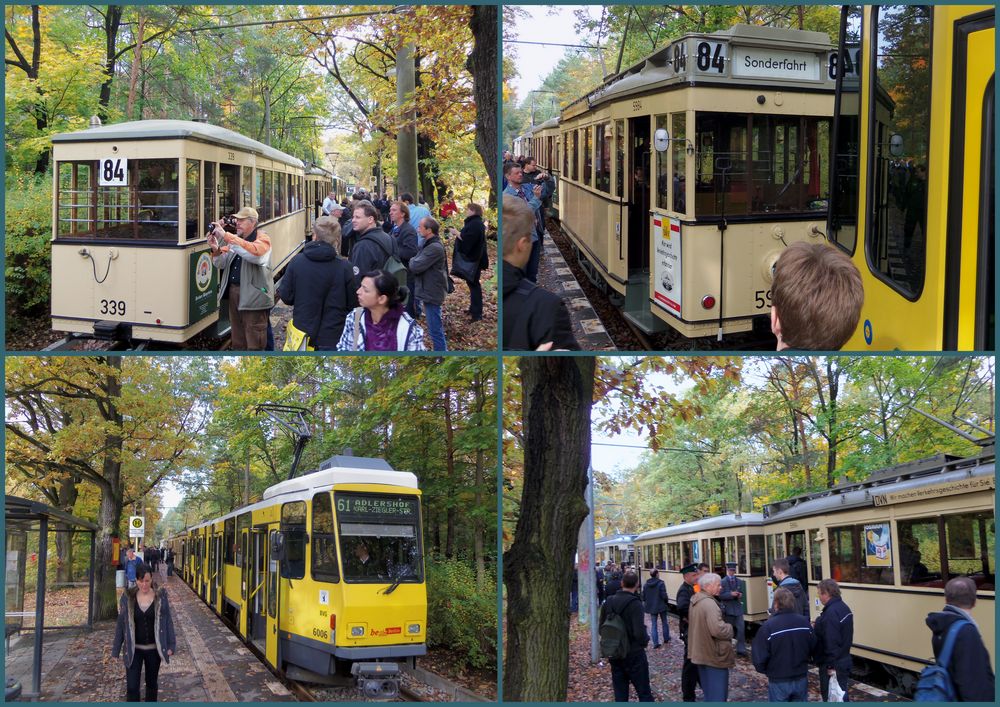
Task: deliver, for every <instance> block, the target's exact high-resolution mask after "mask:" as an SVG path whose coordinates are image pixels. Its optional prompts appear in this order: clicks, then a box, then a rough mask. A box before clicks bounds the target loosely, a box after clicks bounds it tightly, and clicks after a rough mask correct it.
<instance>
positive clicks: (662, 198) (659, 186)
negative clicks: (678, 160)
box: [653, 113, 672, 211]
mask: <svg viewBox="0 0 1000 707" xmlns="http://www.w3.org/2000/svg"><path fill="white" fill-rule="evenodd" d="M669 122H670V116H669V115H668V114H666V113H661V114H660V115H655V116H653V124H654V125H653V132H654V134H655V132H656V131H657V130H660V129H664V130H666V129H668V128H669ZM653 152H654V153H655V154H656V165H655V167H654V169H653V176H654V177H655V178H656V187H655V189H656V199H655V201H654V202H653V203H654V204H655V205H656V208H658V209H663V210H665V211H669V210H670V189H669V188H668V187H669V185H670V163H671V159H672V158H671V156H670V155H669V154H668V153H667V152H666V151H664V152H660V151H659V150H654V151H653Z"/></svg>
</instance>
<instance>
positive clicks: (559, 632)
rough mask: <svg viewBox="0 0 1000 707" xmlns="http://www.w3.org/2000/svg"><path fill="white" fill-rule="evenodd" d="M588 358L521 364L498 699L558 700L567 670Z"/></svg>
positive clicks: (586, 439) (586, 450) (581, 502)
mask: <svg viewBox="0 0 1000 707" xmlns="http://www.w3.org/2000/svg"><path fill="white" fill-rule="evenodd" d="M594 367H595V366H594V358H592V357H586V358H562V357H559V358H555V357H550V358H543V357H535V358H524V359H521V362H520V369H521V381H522V405H523V410H524V434H525V443H524V488H523V491H522V495H521V508H520V515H519V516H518V520H517V526H516V528H515V531H514V543H513V544H512V545H511V547H510V549H509V550H508V551H507V552H506V553H505V554H504V563H503V566H504V581H505V582H506V584H507V650H506V651H505V654H506V663H505V667H504V698H505V699H507V700H513V701H549V702H560V701H564V700H565V699H566V685H567V680H568V670H569V611H568V609H569V593H570V586H571V584H572V575H573V554H574V551H575V549H576V536H577V531H578V530H579V528H580V523H581V522H582V521H583V519H584V518H586V516H587V503H586V500H585V499H584V491H585V489H586V486H587V465H588V464H589V462H590V409H591V405H592V401H593V394H594Z"/></svg>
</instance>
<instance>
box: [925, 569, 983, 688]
mask: <svg viewBox="0 0 1000 707" xmlns="http://www.w3.org/2000/svg"><path fill="white" fill-rule="evenodd" d="M944 601H945V605H944V610H942V611H937V612H934V613H931V614H928V615H927V626H928V627H929V628H930V630H931V631H932V632H933V633H934V635H933V637H932V638H931V647H932V648H933V649H934V658H935V659H936V658H937V657H938V655H939V654H940V653H941V649H942V648H943V647H944V640H945V637H946V636H947V635H948V630H949V629H950V628H951V626H952V624H954V623H955V622H956V621H961V620H962V619H965V620H966V621H968V622H969V623H967V624H966V625H965V626H962V627H961V628H959V629H958V634H957V635H956V636H955V645H954V647H953V648H952V651H951V660H950V661H949V663H948V665H946V666H945V668H947V670H948V674H949V675H951V682H952V685H954V686H955V697H956V699H957V700H958V701H959V702H992V701H993V699H994V690H995V687H994V685H995V678H994V676H993V666H992V663H991V662H990V654H989V652H987V650H986V646H985V645H984V644H983V637H982V636H981V635H980V633H979V627H978V626H977V625H976V622H975V620H974V619H973V618H972V607H974V606H975V605H976V583H975V582H974V581H972V580H971V579H970V578H968V577H955V578H953V579H951V580H949V581H948V584H946V585H945V586H944Z"/></svg>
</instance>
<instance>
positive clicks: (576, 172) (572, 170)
mask: <svg viewBox="0 0 1000 707" xmlns="http://www.w3.org/2000/svg"><path fill="white" fill-rule="evenodd" d="M570 137H571V138H572V140H571V143H572V147H571V148H570V163H569V178H570V179H572V180H573V181H574V182H575V181H577V178H578V177H579V176H580V131H579V130H576V129H574V130H571V131H570Z"/></svg>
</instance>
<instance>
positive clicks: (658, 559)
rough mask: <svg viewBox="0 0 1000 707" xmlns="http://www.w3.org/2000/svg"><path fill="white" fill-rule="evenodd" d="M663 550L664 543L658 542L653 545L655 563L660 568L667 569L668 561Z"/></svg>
mask: <svg viewBox="0 0 1000 707" xmlns="http://www.w3.org/2000/svg"><path fill="white" fill-rule="evenodd" d="M663 550H664V544H663V543H658V544H656V545H654V546H653V565H654V566H655V567H656V569H658V570H665V569H666V568H667V561H666V559H665V558H664V553H663Z"/></svg>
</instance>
